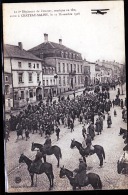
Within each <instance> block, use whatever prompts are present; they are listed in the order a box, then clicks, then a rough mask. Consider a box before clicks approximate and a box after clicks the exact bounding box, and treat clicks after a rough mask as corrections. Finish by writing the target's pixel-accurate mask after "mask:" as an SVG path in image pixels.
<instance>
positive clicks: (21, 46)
mask: <svg viewBox="0 0 128 195" xmlns="http://www.w3.org/2000/svg"><path fill="white" fill-rule="evenodd" d="M18 46H19V48H20V50H23V44H22V42H18Z"/></svg>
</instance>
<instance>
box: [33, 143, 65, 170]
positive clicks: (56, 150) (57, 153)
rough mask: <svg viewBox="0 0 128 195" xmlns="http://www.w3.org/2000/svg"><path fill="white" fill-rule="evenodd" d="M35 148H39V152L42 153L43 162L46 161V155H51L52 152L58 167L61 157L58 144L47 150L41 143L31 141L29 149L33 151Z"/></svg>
mask: <svg viewBox="0 0 128 195" xmlns="http://www.w3.org/2000/svg"><path fill="white" fill-rule="evenodd" d="M35 148H39V150H40V152H41V153H42V157H43V159H44V162H46V155H52V154H54V155H55V157H56V159H57V161H58V164H57V167H59V163H60V158H62V154H61V149H60V148H59V147H58V146H56V145H55V146H51V148H49V149H48V150H44V148H43V145H41V144H38V143H34V142H33V143H32V147H31V151H34V149H35Z"/></svg>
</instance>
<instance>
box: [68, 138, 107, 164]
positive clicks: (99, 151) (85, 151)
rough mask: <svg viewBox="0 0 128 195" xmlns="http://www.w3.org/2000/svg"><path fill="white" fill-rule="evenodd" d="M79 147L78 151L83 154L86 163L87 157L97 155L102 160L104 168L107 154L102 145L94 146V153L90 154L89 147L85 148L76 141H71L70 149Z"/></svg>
mask: <svg viewBox="0 0 128 195" xmlns="http://www.w3.org/2000/svg"><path fill="white" fill-rule="evenodd" d="M75 146H76V147H77V149H78V150H79V153H80V154H81V156H82V157H83V160H84V161H85V162H86V159H85V156H86V157H87V156H88V155H92V154H95V153H96V154H97V156H98V158H99V160H100V165H99V166H100V167H102V165H103V158H104V159H105V152H104V148H103V147H102V146H100V145H94V146H93V147H94V151H93V152H92V151H91V153H90V149H89V147H86V148H83V147H82V144H81V143H79V142H77V141H75V140H71V146H70V148H74V147H75Z"/></svg>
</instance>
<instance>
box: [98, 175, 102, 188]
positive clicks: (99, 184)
mask: <svg viewBox="0 0 128 195" xmlns="http://www.w3.org/2000/svg"><path fill="white" fill-rule="evenodd" d="M97 189H102V182H101V179H100V176H98V180H97Z"/></svg>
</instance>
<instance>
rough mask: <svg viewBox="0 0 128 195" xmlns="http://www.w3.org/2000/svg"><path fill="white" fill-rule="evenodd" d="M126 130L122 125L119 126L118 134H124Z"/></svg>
mask: <svg viewBox="0 0 128 195" xmlns="http://www.w3.org/2000/svg"><path fill="white" fill-rule="evenodd" d="M127 132H128V130H127V129H123V128H122V127H120V132H119V135H122V134H125V133H127Z"/></svg>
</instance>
